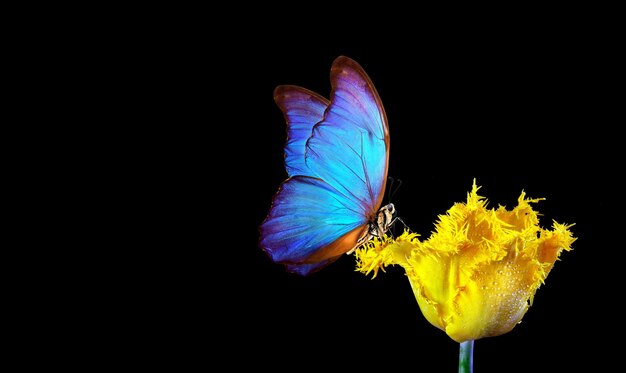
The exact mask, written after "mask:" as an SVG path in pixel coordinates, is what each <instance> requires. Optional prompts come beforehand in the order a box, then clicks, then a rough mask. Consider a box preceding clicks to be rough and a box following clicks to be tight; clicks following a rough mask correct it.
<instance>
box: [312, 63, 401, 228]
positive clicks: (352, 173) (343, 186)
mask: <svg viewBox="0 0 626 373" xmlns="http://www.w3.org/2000/svg"><path fill="white" fill-rule="evenodd" d="M331 83H332V88H333V90H332V95H331V105H330V106H329V109H328V111H327V112H326V114H325V116H324V120H323V121H322V122H320V123H318V124H316V125H315V127H314V128H313V134H312V136H311V138H310V139H309V140H308V142H307V149H306V153H305V159H306V164H307V166H308V167H309V169H310V170H311V171H312V172H313V173H314V174H315V175H316V176H317V177H319V178H321V179H322V180H324V181H325V182H326V183H328V184H329V185H331V186H332V187H333V188H334V189H335V190H337V192H338V193H339V195H340V196H341V199H342V200H343V201H344V202H345V205H346V207H348V208H349V209H350V213H351V214H357V215H360V216H363V217H365V218H366V220H370V219H373V218H374V216H375V214H376V212H377V211H378V209H379V208H380V205H381V203H382V198H383V193H384V189H385V184H386V181H387V168H388V160H389V127H388V124H387V116H386V114H385V110H384V109H383V105H382V102H381V100H380V97H379V96H378V93H377V92H376V89H375V88H374V85H373V84H372V82H371V81H370V79H369V77H368V76H367V74H365V71H363V69H362V68H361V67H360V66H359V65H358V64H357V63H356V62H355V61H353V60H351V59H349V58H347V57H339V58H338V59H337V60H335V62H334V64H333V67H332V69H331Z"/></svg>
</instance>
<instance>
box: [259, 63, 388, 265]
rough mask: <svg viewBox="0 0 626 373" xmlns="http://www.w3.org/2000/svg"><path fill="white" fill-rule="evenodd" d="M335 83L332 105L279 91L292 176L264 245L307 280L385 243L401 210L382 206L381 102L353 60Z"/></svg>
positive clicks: (384, 137) (264, 230)
mask: <svg viewBox="0 0 626 373" xmlns="http://www.w3.org/2000/svg"><path fill="white" fill-rule="evenodd" d="M330 80H331V85H332V91H331V94H330V101H328V100H326V99H325V98H323V97H321V96H320V95H318V94H316V93H314V92H311V91H309V90H307V89H304V88H301V87H297V86H290V85H286V86H279V87H277V88H276V90H275V91H274V100H275V101H276V103H277V104H278V106H279V107H280V109H281V110H282V111H283V113H284V116H285V120H286V122H287V127H288V129H287V144H286V145H285V168H286V169H287V173H288V175H289V178H288V179H287V180H286V181H284V182H283V183H282V185H281V186H280V189H279V191H278V193H277V194H276V196H275V197H274V201H273V203H272V207H271V209H270V212H269V214H268V216H267V218H266V219H265V221H264V222H263V223H262V225H261V226H260V228H259V231H260V234H261V238H260V241H259V245H260V247H261V248H262V249H263V250H265V252H266V253H267V254H268V255H269V256H270V257H271V258H272V260H273V261H274V262H277V263H281V264H285V265H286V266H287V270H288V271H290V272H295V273H298V274H301V275H307V274H309V273H312V272H314V271H317V270H319V269H321V268H323V267H324V266H326V265H328V264H330V263H332V262H334V261H335V260H337V259H338V258H339V257H340V256H341V255H342V254H344V253H346V252H351V251H352V250H354V249H355V248H357V247H358V246H359V245H361V244H363V243H365V242H367V241H369V240H370V239H372V238H373V237H383V235H384V234H385V232H386V231H387V230H388V229H389V227H390V226H391V225H392V224H393V222H394V221H395V219H396V211H395V208H394V206H393V204H388V205H386V206H384V207H382V208H380V205H381V203H382V199H383V195H384V190H385V184H386V181H387V168H388V163H389V127H388V125H387V117H386V115H385V110H384V109H383V105H382V102H381V100H380V97H379V96H378V93H377V92H376V89H375V88H374V85H373V84H372V82H371V80H370V79H369V77H368V76H367V74H366V73H365V71H364V70H363V69H362V68H361V66H360V65H359V64H358V63H356V62H355V61H353V60H351V59H350V58H347V57H344V56H341V57H338V58H337V59H336V60H335V61H334V62H333V65H332V68H331V72H330ZM379 208H380V209H379Z"/></svg>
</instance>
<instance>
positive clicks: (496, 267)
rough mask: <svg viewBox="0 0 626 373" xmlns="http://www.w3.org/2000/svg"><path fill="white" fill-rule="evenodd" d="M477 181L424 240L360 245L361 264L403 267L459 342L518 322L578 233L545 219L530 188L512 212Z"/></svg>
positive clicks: (409, 237) (364, 268) (437, 322)
mask: <svg viewBox="0 0 626 373" xmlns="http://www.w3.org/2000/svg"><path fill="white" fill-rule="evenodd" d="M479 189H480V187H478V186H477V185H476V181H475V180H474V183H473V185H472V191H471V192H469V193H468V195H467V202H466V203H455V204H454V205H453V206H452V207H451V208H450V209H449V210H448V212H447V213H446V214H445V215H441V216H439V218H438V221H437V222H436V223H435V232H433V233H432V235H431V236H430V237H429V238H428V239H427V240H426V241H424V242H420V241H419V239H418V238H417V235H415V234H411V233H407V232H405V233H404V234H403V235H402V236H400V237H398V238H397V239H395V240H393V239H390V238H385V239H383V240H375V241H372V242H371V243H369V244H367V245H365V246H364V247H363V248H361V249H359V250H357V252H356V255H357V259H358V263H357V270H359V271H361V272H363V273H366V274H369V273H370V272H372V271H373V272H374V277H375V276H376V275H377V274H378V269H384V267H386V266H388V265H392V264H397V265H400V266H402V267H403V268H404V269H405V271H406V274H407V277H408V279H409V281H410V283H411V287H412V289H413V292H414V294H415V297H416V299H417V303H418V305H419V307H420V309H421V311H422V313H423V314H424V316H425V317H426V319H427V320H428V321H429V322H430V323H431V324H433V325H434V326H436V327H438V328H440V329H442V330H444V331H445V332H446V333H447V334H448V335H449V336H450V337H451V338H452V339H454V340H455V341H457V342H464V341H467V340H475V339H480V338H484V337H492V336H497V335H501V334H503V333H507V332H509V331H510V330H511V329H513V328H514V327H515V325H517V324H518V323H519V322H520V321H521V319H522V317H523V316H524V314H525V313H526V311H527V310H528V308H529V306H530V305H531V304H532V300H533V297H534V294H535V291H536V290H537V289H538V288H539V286H540V285H541V284H543V282H544V281H545V279H546V277H547V276H548V273H549V272H550V270H551V269H552V267H553V266H554V263H555V261H556V260H557V259H558V258H559V255H560V253H561V252H562V251H563V250H571V245H572V243H573V242H574V241H576V238H574V237H573V235H572V233H571V232H570V230H569V228H571V227H572V225H563V224H559V223H557V222H554V223H553V227H552V230H545V229H542V228H541V227H540V226H539V218H538V216H539V214H538V213H537V212H536V211H534V210H533V209H532V206H531V204H534V203H537V202H539V201H541V200H542V199H541V198H538V199H530V198H526V194H525V193H524V192H522V193H521V195H520V197H519V198H518V205H517V206H516V207H515V208H514V209H513V210H511V211H507V210H506V208H504V207H502V206H500V207H498V209H488V208H487V200H486V199H485V198H484V197H481V196H479V195H478V190H479Z"/></svg>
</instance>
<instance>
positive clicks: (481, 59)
mask: <svg viewBox="0 0 626 373" xmlns="http://www.w3.org/2000/svg"><path fill="white" fill-rule="evenodd" d="M280 32H282V31H281V30H280V29H277V30H276V34H275V35H273V36H271V37H267V38H266V37H264V36H263V37H261V36H259V37H251V38H248V39H246V40H237V41H231V42H228V43H223V44H220V45H211V46H210V48H209V49H210V51H209V56H208V57H207V55H206V54H205V53H206V52H207V50H204V51H200V50H197V49H194V48H193V47H194V46H195V44H194V43H190V44H184V43H183V44H181V45H179V46H177V49H179V51H178V54H177V56H179V60H178V61H177V62H176V66H177V68H178V69H179V76H177V77H176V78H177V79H180V80H181V81H184V82H185V83H184V85H183V86H184V87H185V88H187V87H189V86H191V87H193V89H192V90H181V91H180V96H178V97H177V103H180V105H179V106H178V107H177V110H176V113H173V114H172V115H173V117H175V119H176V120H177V121H178V123H181V124H180V125H181V126H182V127H181V128H185V131H183V132H185V133H183V134H182V136H180V137H178V136H177V137H176V138H175V139H172V142H176V144H173V145H171V149H168V151H171V152H172V153H177V157H179V159H181V158H182V160H183V162H180V163H177V164H174V165H172V167H171V169H173V170H174V171H175V172H176V174H178V176H179V177H180V178H181V180H183V179H184V180H186V181H185V183H188V187H189V189H188V190H187V186H185V183H183V182H181V183H180V185H177V191H178V192H177V193H179V194H180V196H181V197H180V200H181V204H184V205H185V208H186V209H188V210H191V213H189V214H186V215H185V216H181V217H180V218H181V220H180V222H179V224H181V225H186V226H185V227H184V229H183V231H182V232H181V237H183V238H180V240H179V241H178V242H177V243H176V246H177V247H179V248H180V249H174V248H173V249H172V251H171V252H174V251H177V252H183V253H184V255H183V257H182V258H181V256H180V255H176V257H177V258H180V260H179V261H176V262H175V264H174V263H172V264H171V265H170V266H168V267H166V268H167V270H166V275H165V276H166V278H167V279H171V280H172V281H173V283H174V284H176V285H172V284H164V289H166V290H164V292H165V294H168V295H171V299H167V300H164V301H163V302H164V303H166V304H167V306H166V309H171V310H172V314H171V315H165V318H164V319H165V320H169V321H168V322H166V323H165V324H164V325H165V326H164V328H165V329H161V330H167V332H168V333H167V334H169V333H171V334H172V335H173V337H172V338H167V339H168V341H167V345H174V346H178V348H179V349H180V350H181V351H182V356H181V357H180V360H181V361H194V362H198V361H200V362H201V364H207V365H211V364H213V362H215V361H216V360H215V359H217V361H220V360H222V359H224V360H225V361H226V362H227V363H228V364H230V366H231V367H232V368H233V369H234V368H239V367H244V366H246V364H249V363H252V364H253V366H254V367H255V369H264V368H269V369H276V370H295V371H298V370H302V369H305V368H306V369H329V368H330V367H333V368H335V367H336V368H339V369H350V370H357V369H365V370H374V369H378V368H380V369H388V370H390V371H397V370H400V369H409V370H410V371H437V372H439V371H440V372H454V371H456V370H457V363H458V360H457V359H458V344H457V343H455V342H454V341H452V340H451V339H450V338H449V337H447V335H446V334H445V333H444V332H442V331H440V330H438V329H436V328H435V327H433V326H432V325H430V324H429V323H428V322H427V321H426V320H425V319H424V317H423V316H422V315H421V312H420V310H419V308H418V306H417V303H416V301H415V298H414V296H413V294H412V291H411V288H410V286H409V283H408V281H407V279H406V278H405V275H404V273H403V270H402V269H401V268H395V267H391V268H388V270H387V272H386V273H381V274H380V275H379V277H378V278H376V279H374V280H372V279H371V277H366V276H364V275H362V274H360V273H357V272H355V263H354V258H353V257H351V256H344V257H342V258H341V259H340V260H339V261H337V262H336V263H334V264H333V265H331V266H329V267H327V268H325V269H324V270H322V271H320V272H318V273H315V274H313V275H311V276H308V277H300V276H297V275H294V274H290V273H287V272H286V271H285V270H284V268H283V267H282V266H281V265H277V264H274V263H272V262H271V261H270V259H269V258H268V257H267V255H266V254H265V253H264V252H263V251H262V250H261V249H260V248H259V247H258V239H259V235H258V226H259V225H260V224H261V222H262V221H263V219H264V218H265V216H266V214H267V213H268V211H269V209H270V206H271V201H272V197H273V196H274V194H275V193H276V191H277V190H278V187H279V185H280V183H281V182H282V181H284V179H285V178H286V173H285V170H284V164H283V146H284V144H285V140H286V130H285V123H284V119H283V116H282V113H281V111H280V110H279V108H278V107H277V106H276V105H275V103H274V101H273V96H272V93H273V90H274V88H275V87H276V86H277V85H281V84H294V85H300V86H303V87H305V88H308V89H311V90H313V91H315V92H318V93H320V94H322V95H323V96H326V97H328V96H329V93H330V82H329V73H330V67H331V64H332V62H333V60H334V59H335V58H336V57H338V56H340V55H346V56H348V57H350V58H352V59H354V60H356V61H357V62H358V63H359V64H361V66H362V67H363V68H364V69H365V71H366V72H367V73H368V75H369V76H370V78H371V80H372V81H373V83H374V85H375V86H376V89H377V90H378V93H379V94H380V96H381V98H382V102H383V104H384V106H385V110H386V113H387V117H388V119H389V127H390V137H391V151H390V160H389V162H390V163H389V176H391V177H393V178H395V179H401V180H402V183H403V184H402V187H401V188H400V189H399V190H398V192H397V193H396V195H395V196H394V200H393V202H394V204H395V205H396V208H397V210H398V214H399V216H401V217H402V219H403V220H404V221H405V222H406V223H407V224H408V225H409V226H410V227H411V228H412V230H413V231H415V232H417V233H419V234H421V235H422V237H423V238H426V237H428V235H429V234H430V232H431V230H432V229H433V223H434V222H435V220H436V219H437V216H438V215H439V214H443V213H445V212H446V211H447V209H448V208H450V207H451V206H452V204H453V203H454V202H464V201H465V198H466V195H467V192H468V191H469V190H470V189H471V185H472V180H473V179H474V178H476V180H477V183H478V185H480V186H482V189H481V190H480V193H479V194H481V195H483V196H485V197H487V199H488V200H489V201H490V206H491V207H497V206H498V205H499V204H501V205H504V206H506V207H507V208H509V209H510V208H512V207H514V206H515V204H516V201H517V198H518V196H519V195H520V192H521V191H522V190H524V191H525V192H526V193H527V195H528V196H529V197H533V198H540V197H543V198H546V200H545V201H542V202H540V203H539V204H537V205H535V208H536V209H537V210H538V211H539V212H540V213H541V214H542V216H541V217H540V219H541V220H540V223H541V225H542V226H543V227H545V228H548V227H550V226H551V224H552V220H556V221H557V222H560V223H566V224H571V223H575V224H576V225H575V226H574V227H573V228H572V231H573V232H574V235H575V237H577V238H578V241H576V242H575V243H574V244H573V248H574V250H573V251H571V252H564V253H563V254H562V256H561V259H562V260H561V261H558V262H557V263H556V265H555V267H554V269H553V270H552V272H551V273H550V275H549V276H548V278H547V281H546V283H545V284H544V285H542V286H541V287H540V289H539V290H538V292H537V293H536V296H535V300H534V304H533V305H532V307H531V308H530V309H529V311H528V312H527V314H526V315H525V317H524V318H523V321H522V323H521V324H519V325H517V326H516V327H515V328H514V329H513V331H511V332H510V333H508V334H505V335H503V336H499V337H495V338H486V339H482V340H479V341H477V342H476V345H475V356H474V357H475V370H476V371H477V372H502V371H507V372H527V371H539V372H548V371H553V370H557V371H564V370H568V369H573V368H577V367H579V366H580V364H583V363H584V364H591V365H592V366H594V367H596V368H599V367H602V366H607V365H608V364H611V362H610V361H611V360H612V359H613V358H614V357H615V356H614V351H615V347H611V346H613V344H612V343H610V342H608V340H607V339H605V337H604V336H605V335H609V336H610V335H611V332H612V331H613V330H614V328H615V325H616V324H618V323H619V322H620V321H619V316H618V315H617V314H616V311H613V310H614V307H617V306H616V304H615V303H614V302H616V298H617V297H619V295H618V294H617V293H620V292H619V291H616V290H615V284H616V282H615V278H616V277H617V275H618V273H619V272H616V268H618V267H619V266H620V265H621V263H620V259H619V258H620V256H619V255H620V254H619V252H620V251H621V250H622V245H621V243H620V241H619V239H618V238H617V237H618V236H619V233H620V232H619V231H616V230H611V229H610V227H612V224H614V226H617V224H616V221H615V220H614V216H617V214H616V213H615V212H613V211H615V210H614V206H615V204H618V203H621V200H620V197H619V196H618V195H617V194H616V193H615V190H616V189H617V188H616V185H617V183H618V181H617V180H618V178H619V175H620V172H621V171H622V168H623V167H622V166H618V165H619V163H618V159H617V156H618V151H619V149H620V147H619V146H617V145H616V144H617V143H618V141H619V137H618V135H617V134H616V132H615V130H614V128H615V125H616V123H617V122H616V121H615V119H614V118H613V112H614V110H615V108H616V105H617V102H618V99H617V97H616V96H615V95H614V94H613V92H612V87H613V85H614V83H613V82H612V80H613V78H614V75H613V74H614V63H615V61H614V57H613V53H614V52H613V50H612V49H611V48H610V47H609V46H607V45H603V44H602V43H598V42H597V40H591V39H585V38H582V37H581V38H578V37H577V38H573V39H570V40H562V39H558V38H557V39H558V40H557V39H555V38H537V37H528V38H527V37H526V36H524V35H520V36H518V37H516V38H514V39H513V38H502V39H500V38H491V39H471V38H467V39H465V40H462V39H460V38H458V39H454V38H453V39H450V40H448V41H447V42H445V43H442V42H439V41H438V42H434V41H431V40H429V38H428V36H416V38H415V39H414V40H411V43H410V44H409V43H406V42H405V43H404V44H402V45H401V46H400V47H398V46H394V44H393V43H385V42H379V43H371V42H370V43H360V42H359V40H357V38H356V37H355V38H351V39H349V40H348V39H346V40H335V42H334V43H330V42H329V41H328V40H321V39H320V38H319V37H315V38H313V39H302V40H299V41H297V42H291V41H289V42H288V41H286V40H282V39H281V38H280ZM194 40H196V39H194ZM187 63H188V64H189V65H188V66H187ZM177 84H178V83H173V85H175V86H177ZM177 93H178V92H177ZM170 94H171V93H170ZM198 108H200V110H198ZM170 144H171V143H170ZM166 158H167V157H166ZM166 162H167V159H164V163H166ZM190 175H191V177H190ZM170 182H171V181H170ZM189 237H191V238H189ZM167 255H169V254H167ZM168 271H169V272H168ZM167 282H168V281H167V280H166V281H165V283H167ZM617 313H619V312H617ZM155 333H156V334H159V332H155ZM607 333H608V334H607ZM155 338H160V337H158V336H155ZM592 347H593V348H597V350H594V351H593V352H592ZM207 353H208V354H209V355H210V356H211V357H210V359H209V358H207V359H209V360H204V359H205V357H206V354H207ZM231 356H236V357H235V358H233V357H231Z"/></svg>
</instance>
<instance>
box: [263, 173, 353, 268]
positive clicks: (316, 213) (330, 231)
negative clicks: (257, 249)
mask: <svg viewBox="0 0 626 373" xmlns="http://www.w3.org/2000/svg"><path fill="white" fill-rule="evenodd" d="M363 224H364V218H363V217H362V216H360V215H359V214H351V213H347V211H346V206H345V202H344V201H342V199H341V198H338V194H337V192H336V191H335V190H334V189H333V188H332V187H331V186H330V185H328V184H327V183H326V182H324V181H323V180H320V179H317V178H313V177H308V176H295V177H292V178H289V179H288V180H287V181H285V182H284V183H283V184H282V185H281V187H280V190H279V192H278V194H277V195H276V196H275V197H274V203H273V205H272V208H271V210H270V213H269V215H268V216H267V219H266V220H265V222H264V223H263V224H262V225H261V228H260V230H261V241H260V245H261V247H263V248H264V249H265V251H266V252H267V253H268V254H269V255H270V257H271V258H272V260H273V261H275V262H278V263H284V264H304V263H308V264H311V263H317V262H320V261H323V260H326V259H329V258H332V257H335V256H339V255H341V254H343V252H344V251H342V250H343V247H337V246H340V244H341V243H342V240H341V239H340V238H341V236H343V235H345V234H347V233H349V232H351V231H353V230H355V229H357V230H358V231H357V232H354V233H353V234H354V235H358V234H362V232H361V229H360V227H361V226H362V225H363ZM357 239H358V237H357ZM352 246H354V244H353V243H352ZM352 246H351V247H349V248H347V249H346V251H347V250H350V249H351V248H352ZM321 248H325V249H326V251H325V252H324V254H325V255H322V252H321V251H320V249H321Z"/></svg>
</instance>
